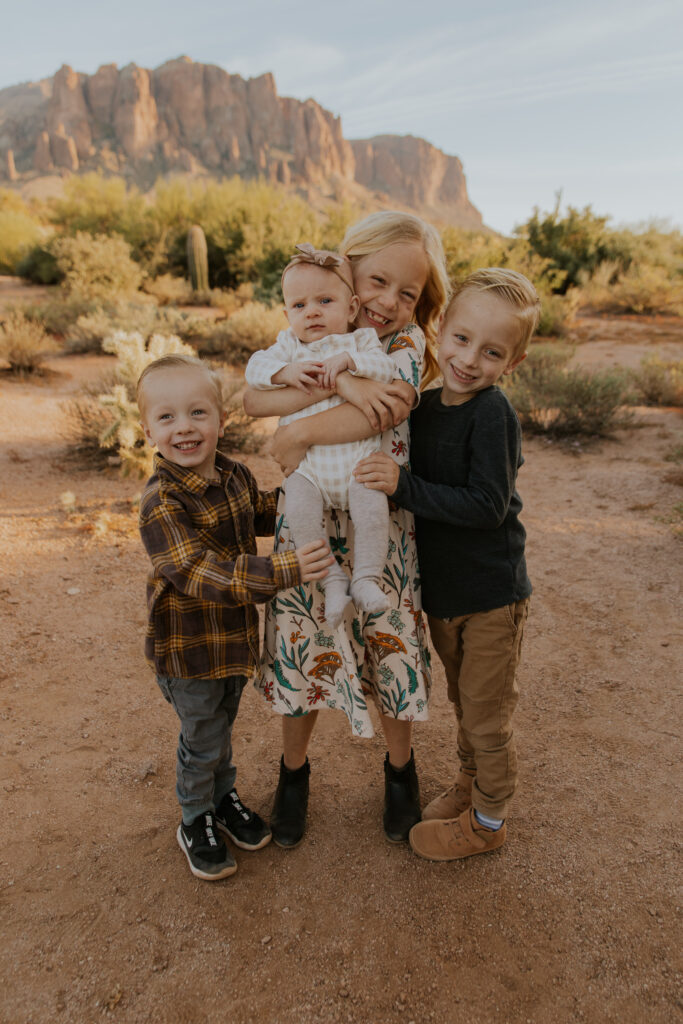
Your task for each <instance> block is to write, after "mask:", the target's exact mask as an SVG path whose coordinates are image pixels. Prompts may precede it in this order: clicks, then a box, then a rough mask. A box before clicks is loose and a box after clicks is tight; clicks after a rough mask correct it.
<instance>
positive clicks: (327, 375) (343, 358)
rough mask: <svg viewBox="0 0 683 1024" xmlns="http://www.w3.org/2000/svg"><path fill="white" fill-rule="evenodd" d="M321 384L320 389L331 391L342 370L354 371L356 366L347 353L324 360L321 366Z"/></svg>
mask: <svg viewBox="0 0 683 1024" xmlns="http://www.w3.org/2000/svg"><path fill="white" fill-rule="evenodd" d="M322 366H323V374H322V378H321V379H322V384H321V387H323V388H325V390H326V391H333V390H334V386H335V384H336V383H337V377H338V376H339V374H340V373H343V372H344V370H355V369H356V364H355V363H354V361H353V359H352V357H351V356H350V355H349V353H348V352H340V353H339V355H337V356H332V357H331V358H330V359H326V360H325V362H324V363H323V364H322Z"/></svg>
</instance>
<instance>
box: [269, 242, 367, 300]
mask: <svg viewBox="0 0 683 1024" xmlns="http://www.w3.org/2000/svg"><path fill="white" fill-rule="evenodd" d="M295 248H296V250H297V251H296V253H295V254H294V256H292V258H291V260H290V261H289V263H288V264H287V266H286V267H285V269H284V270H283V271H282V278H281V279H280V283H281V284H282V282H284V279H285V274H286V273H287V271H288V270H291V269H292V267H296V266H297V265H298V264H299V263H310V264H313V265H314V266H316V267H322V268H323V270H330V271H331V272H332V273H333V274H336V275H337V277H338V278H340V279H341V280H342V281H343V282H344V284H345V285H346V286H347V287H348V288H349V289H350V290H351V294H352V295H354V294H355V292H354V289H353V274H352V273H351V263H350V262H349V260H348V259H347V258H346V256H340V255H339V254H338V253H336V252H329V251H328V250H327V249H314V248H313V246H312V245H311V244H310V242H302V243H301V245H297V246H295Z"/></svg>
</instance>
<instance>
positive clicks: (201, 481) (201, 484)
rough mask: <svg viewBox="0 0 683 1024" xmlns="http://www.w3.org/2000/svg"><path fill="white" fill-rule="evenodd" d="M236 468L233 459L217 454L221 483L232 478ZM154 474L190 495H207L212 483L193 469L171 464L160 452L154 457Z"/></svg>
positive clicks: (217, 467) (220, 453) (217, 466)
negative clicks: (176, 485)
mask: <svg viewBox="0 0 683 1024" xmlns="http://www.w3.org/2000/svg"><path fill="white" fill-rule="evenodd" d="M234 468H235V463H234V462H233V461H232V459H229V458H228V457H227V455H223V453H222V452H218V451H217V452H216V469H217V470H218V472H219V474H220V477H221V483H222V482H224V480H225V479H227V478H228V477H229V476H230V474H231V473H232V471H233V469H234ZM154 472H155V473H156V474H157V476H158V477H159V478H160V479H161V480H171V481H173V482H175V483H177V484H178V485H179V486H180V487H182V488H183V490H186V491H189V492H190V494H205V493H206V490H207V488H208V487H209V486H210V485H211V481H210V480H207V479H206V477H203V476H200V475H199V474H198V473H194V472H193V471H192V470H191V469H185V467H184V466H178V465H177V464H176V463H175V462H170V461H169V460H168V459H165V458H164V457H163V455H159V453H158V452H157V454H156V455H155V456H154Z"/></svg>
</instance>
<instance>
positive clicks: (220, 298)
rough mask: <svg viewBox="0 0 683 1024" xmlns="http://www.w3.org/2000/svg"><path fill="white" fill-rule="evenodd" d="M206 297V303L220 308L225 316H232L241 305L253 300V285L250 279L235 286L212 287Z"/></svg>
mask: <svg viewBox="0 0 683 1024" xmlns="http://www.w3.org/2000/svg"><path fill="white" fill-rule="evenodd" d="M207 298H208V305H210V306H213V307H214V309H220V310H221V312H223V313H225V315H226V316H232V314H233V313H236V312H237V310H238V309H241V308H242V306H246V305H247V303H248V302H253V301H254V286H253V284H252V283H251V282H250V281H245V282H244V283H243V284H240V285H238V286H237V288H230V289H225V288H212V289H211V290H210V292H209V294H208V296H207Z"/></svg>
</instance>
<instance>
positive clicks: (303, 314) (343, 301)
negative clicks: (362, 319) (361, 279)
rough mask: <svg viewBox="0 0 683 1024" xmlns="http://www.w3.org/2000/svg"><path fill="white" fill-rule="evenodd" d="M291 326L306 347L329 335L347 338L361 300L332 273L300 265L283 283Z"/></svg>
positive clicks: (316, 267) (288, 274) (309, 265)
mask: <svg viewBox="0 0 683 1024" xmlns="http://www.w3.org/2000/svg"><path fill="white" fill-rule="evenodd" d="M282 294H283V297H284V300H285V313H286V315H287V319H288V321H289V326H290V327H291V328H292V330H293V331H294V333H295V334H296V336H297V338H298V339H299V341H302V342H303V343H304V344H305V345H307V344H309V343H310V342H312V341H317V340H318V338H324V337H326V336H327V335H328V334H346V333H347V332H348V330H349V324H351V322H352V321H353V319H354V318H355V316H356V313H357V312H358V299H357V297H356V296H355V295H352V294H351V291H350V289H349V287H348V285H346V284H344V282H343V281H342V279H341V278H340V277H338V276H337V275H336V274H335V273H334V272H333V271H332V270H325V268H324V267H318V266H315V265H314V264H312V263H298V264H296V266H293V267H291V268H290V269H289V270H288V271H287V273H286V274H285V277H284V280H283V282H282Z"/></svg>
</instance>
